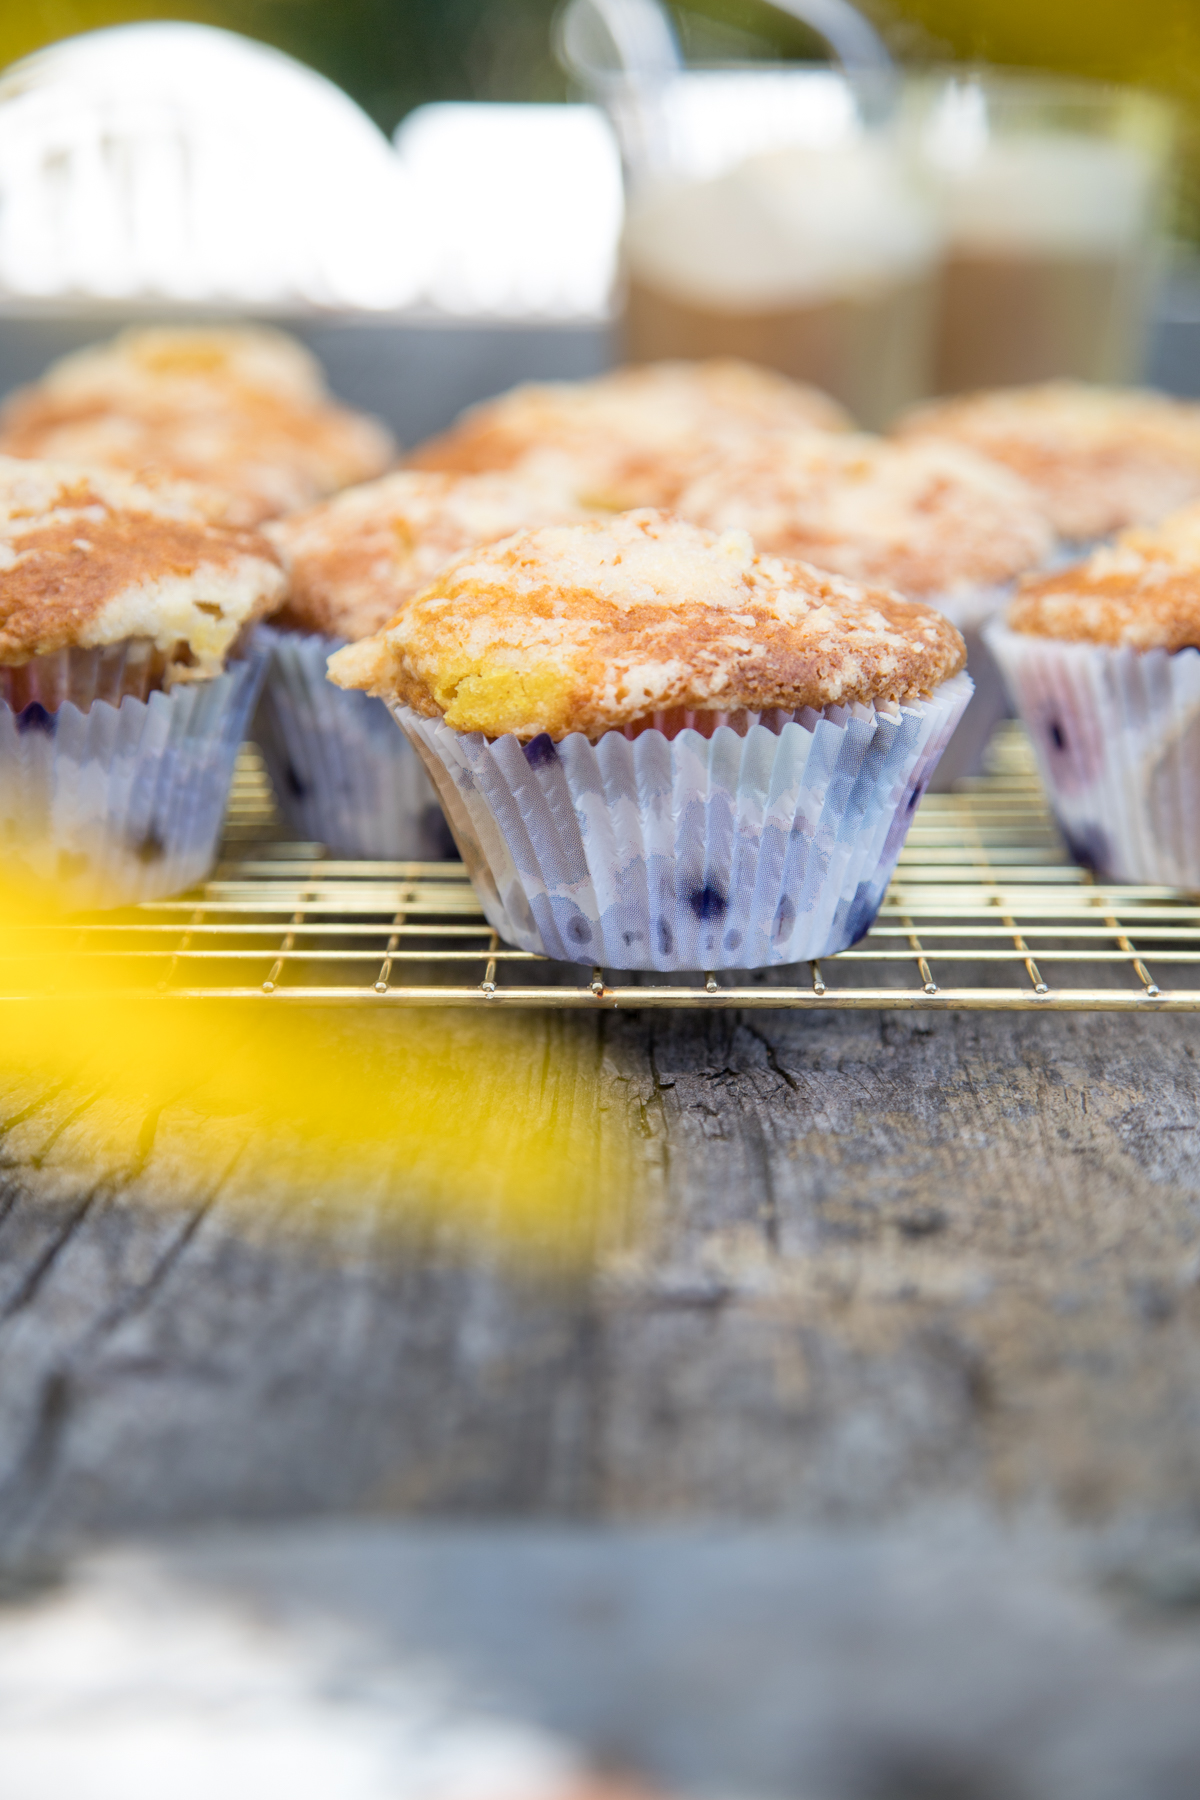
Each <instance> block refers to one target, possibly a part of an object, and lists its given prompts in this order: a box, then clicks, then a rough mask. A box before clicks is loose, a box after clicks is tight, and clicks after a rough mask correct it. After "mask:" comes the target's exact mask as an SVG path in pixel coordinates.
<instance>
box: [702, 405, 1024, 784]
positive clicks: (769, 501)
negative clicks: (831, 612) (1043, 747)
mask: <svg viewBox="0 0 1200 1800" xmlns="http://www.w3.org/2000/svg"><path fill="white" fill-rule="evenodd" d="M675 510H676V511H677V512H678V513H679V514H680V515H681V516H682V517H683V518H687V519H692V520H694V521H695V523H697V524H699V525H706V526H708V527H709V528H710V529H712V530H714V531H723V530H727V529H729V528H731V527H741V528H743V529H744V530H746V531H748V532H749V533H750V535H751V537H752V538H753V539H754V543H755V546H756V548H757V549H759V550H760V551H763V552H766V553H767V554H770V555H778V556H790V557H800V558H802V559H803V560H804V561H806V562H810V563H815V564H816V566H817V567H818V568H821V569H829V570H832V571H833V572H834V573H835V574H839V575H846V576H848V577H849V578H850V579H851V580H853V581H860V582H868V583H879V584H883V585H885V586H887V587H891V588H895V589H896V590H897V592H899V593H901V594H903V595H904V597H905V598H906V599H908V600H923V601H926V602H928V603H929V604H931V605H933V606H936V607H937V608H938V610H939V611H941V612H944V613H946V614H947V616H948V617H949V618H950V619H951V620H952V621H953V622H954V624H955V625H957V626H958V628H959V630H960V631H962V632H963V634H964V635H965V638H966V643H967V659H968V665H969V667H970V670H971V674H972V676H973V678H974V681H975V694H974V697H973V698H972V701H971V704H970V706H969V707H968V708H967V711H966V713H965V714H964V716H963V719H962V722H961V724H960V726H959V728H958V731H957V732H956V733H955V737H954V743H953V745H952V746H951V747H950V749H949V750H948V751H947V753H946V755H945V756H944V757H943V758H942V760H941V763H940V764H939V766H938V774H937V777H936V780H935V783H934V785H935V786H946V785H949V783H950V782H952V781H954V780H956V779H958V778H959V777H960V776H962V775H967V774H971V773H973V772H974V771H975V769H976V768H977V767H978V765H979V763H980V761H981V760H982V757H983V752H984V749H985V747H986V744H987V741H988V738H989V737H990V736H991V733H992V731H993V729H994V728H995V726H996V725H997V723H998V722H999V720H1000V719H1002V718H1003V717H1004V714H1005V711H1006V710H1007V702H1006V696H1005V692H1004V684H1003V682H1002V680H1001V678H1000V674H999V671H998V670H997V668H996V666H995V664H994V663H993V662H992V659H991V656H990V654H989V652H988V651H987V649H986V648H985V647H984V644H983V640H982V638H981V636H980V629H979V628H980V626H981V625H982V624H983V622H984V620H985V619H987V618H988V617H990V616H991V614H992V613H993V612H995V611H996V609H997V608H998V607H999V606H1000V605H1001V604H1002V602H1003V600H1004V598H1005V597H1006V596H1007V593H1008V590H1009V587H1010V585H1011V583H1012V581H1013V579H1014V578H1015V577H1016V576H1017V575H1019V574H1022V573H1023V572H1024V571H1025V570H1027V569H1031V568H1035V567H1036V566H1037V565H1038V564H1040V563H1043V562H1045V561H1046V560H1047V559H1048V558H1049V556H1050V554H1051V552H1052V550H1053V548H1054V534H1053V532H1052V531H1051V529H1050V526H1049V525H1048V523H1047V521H1046V518H1045V515H1044V512H1043V511H1042V509H1041V507H1040V506H1039V504H1038V501H1037V498H1036V496H1035V495H1034V494H1033V493H1032V491H1031V490H1030V489H1029V488H1028V487H1027V486H1026V484H1025V483H1024V482H1023V481H1021V480H1020V479H1019V477H1017V476H1015V475H1012V474H1010V472H1009V471H1008V470H1007V469H1004V468H1001V467H1000V466H999V465H998V464H996V463H993V462H989V461H988V460H987V459H986V458H985V457H982V456H977V455H976V454H975V453H974V452H973V451H971V450H968V449H964V448H963V447H962V446H960V445H958V444H953V443H938V442H934V441H930V442H928V443H926V442H922V441H920V440H918V441H915V442H913V443H906V444H889V443H888V442H887V441H886V440H885V439H883V438H875V437H867V436H865V435H863V434H858V433H855V434H851V433H848V432H847V433H844V434H842V435H840V436H837V437H835V436H832V435H826V436H823V437H818V436H816V435H815V434H813V433H805V434H803V435H801V434H798V433H795V432H784V431H763V432H757V433H755V434H753V435H750V434H747V435H746V437H745V438H744V439H743V440H742V441H740V442H738V443H735V444H730V445H726V446H725V447H724V448H723V450H722V452H721V453H720V454H717V455H714V456H712V457H711V458H710V459H709V461H708V464H707V466H705V467H703V468H701V469H700V470H699V471H698V472H697V473H696V475H695V476H694V477H693V479H692V480H691V481H690V482H689V483H688V485H687V486H686V487H685V488H684V489H683V490H682V492H681V493H680V495H679V497H678V499H677V501H676V504H675Z"/></svg>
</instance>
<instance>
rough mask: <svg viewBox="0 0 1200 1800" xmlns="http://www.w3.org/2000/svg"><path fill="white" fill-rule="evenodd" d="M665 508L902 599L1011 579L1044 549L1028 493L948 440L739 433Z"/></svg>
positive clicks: (1041, 524) (1043, 524)
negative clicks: (884, 587) (879, 584)
mask: <svg viewBox="0 0 1200 1800" xmlns="http://www.w3.org/2000/svg"><path fill="white" fill-rule="evenodd" d="M675 510H676V511H677V512H678V513H679V514H680V515H681V516H682V517H683V518H687V519H692V520H694V521H695V522H696V523H697V524H700V525H707V526H709V527H710V528H711V529H712V530H714V531H724V530H728V529H730V528H731V527H741V528H743V529H744V530H746V531H748V532H749V533H750V535H751V537H752V538H753V539H754V542H755V545H756V547H757V548H758V549H759V550H761V551H763V552H764V553H766V554H771V555H778V556H790V557H799V558H801V559H803V560H804V561H806V562H810V563H815V564H816V565H817V567H818V568H822V569H830V570H833V571H834V572H835V573H837V574H839V575H846V576H849V578H850V579H851V580H853V581H865V582H882V583H885V584H886V585H887V586H889V587H894V588H897V589H898V590H899V591H900V592H901V593H902V594H904V595H906V596H907V597H908V598H909V599H927V598H933V597H934V596H938V597H941V598H950V597H952V596H954V595H956V594H959V593H962V592H963V591H965V590H968V589H979V588H981V587H988V586H994V585H996V584H998V583H1000V582H1005V581H1008V580H1011V578H1012V577H1013V576H1015V575H1018V574H1021V573H1023V572H1024V571H1025V570H1027V569H1030V568H1033V567H1036V565H1037V564H1038V563H1040V562H1042V561H1044V560H1045V558H1046V557H1047V556H1048V555H1049V554H1050V551H1051V550H1052V548H1053V545H1054V534H1053V532H1052V531H1051V529H1050V526H1049V524H1048V523H1047V520H1046V517H1045V514H1044V511H1043V510H1042V508H1041V507H1040V506H1039V504H1038V501H1037V499H1036V496H1035V495H1034V494H1033V493H1032V492H1031V491H1030V489H1029V488H1028V487H1027V486H1026V484H1025V483H1024V482H1022V481H1021V480H1020V479H1019V478H1018V477H1016V476H1014V475H1012V474H1011V473H1010V472H1009V471H1008V470H1007V469H1004V468H1001V467H1000V466H999V465H998V464H996V463H994V462H989V461H988V460H987V459H986V458H985V457H981V456H977V455H975V453H974V452H973V451H971V450H968V449H966V448H964V447H962V446H960V445H957V444H952V443H944V444H943V443H935V442H930V443H923V442H914V443H911V444H889V443H888V442H887V441H886V440H885V439H883V438H875V437H869V436H867V435H866V434H865V433H853V434H851V433H846V434H844V435H841V436H837V437H835V436H833V435H826V436H823V437H818V436H816V435H815V434H807V435H804V436H801V435H799V434H797V433H795V432H780V431H774V432H760V433H756V434H754V435H753V436H747V438H746V439H745V441H744V442H741V443H739V444H734V445H730V446H728V447H727V448H726V449H725V450H724V451H723V452H722V453H721V454H720V455H717V456H714V457H713V458H712V459H711V461H710V463H709V466H708V467H707V468H706V469H704V470H703V471H702V472H701V473H699V474H698V475H697V476H696V478H695V479H694V480H693V481H691V482H690V483H689V484H688V486H687V487H685V488H684V490H683V492H682V493H681V494H680V496H679V498H678V501H677V502H676V507H675Z"/></svg>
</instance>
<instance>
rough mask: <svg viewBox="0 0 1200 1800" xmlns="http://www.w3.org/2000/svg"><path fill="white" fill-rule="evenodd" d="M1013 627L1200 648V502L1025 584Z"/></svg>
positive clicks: (1134, 644)
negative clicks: (1051, 573) (1153, 526)
mask: <svg viewBox="0 0 1200 1800" xmlns="http://www.w3.org/2000/svg"><path fill="white" fill-rule="evenodd" d="M1006 623H1007V624H1008V627H1009V629H1010V630H1011V631H1017V632H1021V633H1023V634H1024V635H1026V636H1029V637H1050V638H1061V639H1066V640H1067V641H1069V642H1076V643H1088V644H1106V645H1110V646H1113V647H1127V648H1130V649H1135V650H1170V651H1175V650H1186V649H1189V648H1191V647H1193V646H1195V647H1197V648H1200V506H1191V507H1186V508H1184V509H1183V510H1182V511H1180V512H1178V513H1175V514H1173V515H1172V516H1171V517H1170V518H1167V519H1164V520H1163V522H1162V524H1161V525H1159V526H1158V527H1156V528H1144V527H1143V528H1141V529H1135V530H1130V531H1123V532H1122V533H1121V534H1120V536H1119V537H1118V538H1117V540H1116V542H1115V543H1113V544H1106V545H1104V546H1102V547H1101V548H1100V549H1099V550H1095V551H1093V553H1092V555H1091V556H1089V557H1087V558H1086V559H1085V560H1084V561H1082V562H1078V563H1074V564H1072V565H1071V566H1070V567H1069V568H1066V569H1060V570H1058V571H1056V572H1055V573H1054V574H1053V575H1046V576H1043V577H1041V578H1040V579H1029V580H1026V581H1024V582H1022V584H1021V587H1020V589H1019V590H1018V593H1017V596H1016V598H1015V600H1014V601H1013V603H1012V606H1011V607H1010V608H1009V611H1008V615H1007V619H1006Z"/></svg>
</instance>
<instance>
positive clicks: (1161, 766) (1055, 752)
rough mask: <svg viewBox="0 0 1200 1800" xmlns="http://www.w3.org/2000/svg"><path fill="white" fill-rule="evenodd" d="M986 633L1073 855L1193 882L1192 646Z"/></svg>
mask: <svg viewBox="0 0 1200 1800" xmlns="http://www.w3.org/2000/svg"><path fill="white" fill-rule="evenodd" d="M986 635H987V640H988V644H989V646H990V648H991V650H992V653H993V655H994V656H995V658H996V660H997V662H998V663H999V665H1000V667H1001V669H1002V670H1003V673H1004V678H1005V681H1006V682H1007V683H1008V687H1009V691H1010V693H1011V694H1012V698H1013V704H1014V705H1015V707H1016V709H1017V712H1018V713H1019V714H1020V717H1021V719H1022V721H1023V722H1024V724H1025V725H1026V727H1027V729H1028V731H1029V735H1030V737H1031V739H1032V741H1033V748H1034V754H1035V755H1036V757H1037V761H1038V768H1039V769H1040V771H1041V775H1042V780H1043V781H1044V783H1045V785H1046V791H1047V793H1048V795H1049V798H1050V802H1051V805H1052V806H1053V808H1054V812H1055V815H1056V817H1057V819H1058V822H1059V824H1060V826H1061V828H1062V832H1063V836H1064V837H1065V838H1066V840H1067V845H1068V848H1069V849H1070V851H1071V854H1072V856H1073V857H1074V858H1075V860H1076V861H1077V862H1081V863H1083V864H1085V865H1086V866H1087V867H1088V868H1091V869H1095V870H1096V872H1097V873H1098V874H1100V875H1102V876H1104V877H1105V878H1106V879H1108V880H1111V881H1128V882H1138V883H1148V884H1150V885H1152V886H1159V885H1164V886H1168V887H1186V888H1200V650H1179V651H1176V652H1175V653H1174V654H1171V653H1170V652H1169V651H1166V650H1132V649H1124V648H1114V647H1112V646H1109V645H1104V644H1071V643H1064V642H1061V641H1059V640H1058V639H1054V638H1041V637H1032V636H1027V635H1025V634H1024V633H1021V632H1015V631H1009V630H1008V629H1007V628H1006V627H1005V626H1004V625H1002V624H994V625H991V626H989V627H988V629H987V633H986Z"/></svg>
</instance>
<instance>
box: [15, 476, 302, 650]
mask: <svg viewBox="0 0 1200 1800" xmlns="http://www.w3.org/2000/svg"><path fill="white" fill-rule="evenodd" d="M284 591H285V577H284V573H283V570H282V569H281V568H280V566H279V562H278V560H277V558H276V556H275V553H274V551H273V549H272V547H271V545H270V544H269V543H268V542H267V540H266V539H265V538H263V537H262V536H260V535H259V534H258V533H257V532H253V531H247V530H242V529H238V528H235V527H229V526H222V525H219V524H214V523H213V522H212V519H211V516H210V514H209V513H208V512H207V511H206V509H205V505H204V497H203V496H201V497H200V499H199V500H197V497H196V496H195V495H194V494H193V493H192V492H191V491H190V490H189V489H187V488H186V487H184V486H182V485H178V484H162V485H161V486H157V487H151V486H148V485H147V484H145V483H143V482H138V481H135V480H132V479H131V478H130V477H128V476H124V475H120V474H117V473H113V472H106V471H103V470H97V469H81V468H78V467H73V466H71V465H65V464H60V463H46V462H31V461H22V460H18V459H16V458H13V457H3V456H0V663H2V664H6V665H9V666H11V665H14V664H16V665H19V664H22V663H25V662H28V661H30V660H31V659H32V658H33V657H36V656H43V655H46V654H49V653H50V652H52V651H56V650H62V649H66V648H69V647H71V646H76V645H78V646H81V647H84V648H94V647H97V646H100V645H106V644H115V643H119V642H122V641H124V640H126V639H136V640H139V641H142V642H147V643H152V644H154V645H155V647H156V648H157V649H158V650H160V651H162V652H163V653H164V655H165V656H166V657H167V662H168V667H167V681H168V683H169V682H170V681H172V680H199V679H202V678H204V677H208V676H212V675H217V674H219V673H220V672H221V669H222V667H223V664H224V659H225V656H226V653H227V652H228V650H229V649H230V647H231V645H232V643H233V641H234V639H235V638H236V637H237V635H238V633H239V632H240V631H241V630H242V629H243V627H244V626H246V625H247V624H249V623H250V622H251V621H253V620H255V619H257V618H260V617H262V616H263V614H265V613H267V612H269V611H270V610H271V609H272V608H273V607H276V606H278V605H279V603H280V601H281V599H282V598H283V594H284Z"/></svg>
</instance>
